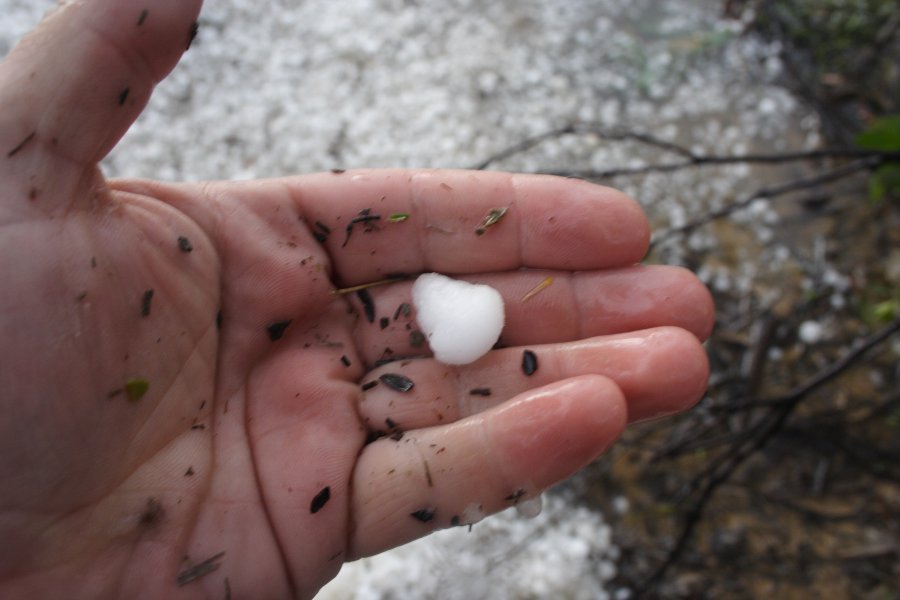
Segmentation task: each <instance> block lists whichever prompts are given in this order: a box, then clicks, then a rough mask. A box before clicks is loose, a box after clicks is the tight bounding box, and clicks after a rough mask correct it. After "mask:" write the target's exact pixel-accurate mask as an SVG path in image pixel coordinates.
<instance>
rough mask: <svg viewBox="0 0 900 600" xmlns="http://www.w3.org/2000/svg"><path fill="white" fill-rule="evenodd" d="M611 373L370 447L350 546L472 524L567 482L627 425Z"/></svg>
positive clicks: (358, 481)
mask: <svg viewBox="0 0 900 600" xmlns="http://www.w3.org/2000/svg"><path fill="white" fill-rule="evenodd" d="M625 416H626V415H625V404H624V398H623V397H622V393H621V391H619V389H618V388H617V387H616V386H615V384H614V383H612V381H610V380H609V379H606V378H604V377H599V376H586V377H578V378H574V379H571V380H568V381H563V382H558V383H555V384H553V385H550V386H547V387H545V388H541V389H537V390H531V391H529V392H527V393H525V394H522V395H520V396H518V397H517V398H515V399H514V400H513V401H511V402H509V403H506V404H504V405H502V406H498V407H495V408H493V409H492V410H490V411H488V412H485V413H481V414H479V415H475V416H472V417H469V418H467V419H464V420H462V421H459V422H458V423H454V424H452V425H447V426H444V427H436V428H431V429H424V430H418V431H413V432H408V433H406V434H405V435H404V436H403V438H402V439H399V440H394V439H388V438H385V439H382V440H378V441H376V442H374V443H372V444H369V445H368V446H366V448H365V450H364V451H363V453H362V455H361V456H360V459H359V461H358V462H357V466H356V471H355V475H354V487H353V501H352V510H353V513H352V514H353V516H354V520H355V529H354V531H353V533H352V535H351V543H350V545H351V554H352V556H353V557H362V556H368V555H372V554H375V553H377V552H381V551H382V550H386V549H388V548H391V547H393V546H397V545H399V544H402V543H405V542H407V541H410V540H412V539H415V538H418V537H421V536H423V535H425V534H427V533H429V532H430V531H432V530H434V529H439V528H444V527H450V526H453V525H466V524H470V523H473V522H475V521H478V520H479V519H480V518H481V517H483V516H485V515H487V514H490V513H493V512H497V511H499V510H501V509H503V508H506V507H508V506H512V505H513V504H515V503H516V502H519V501H522V500H525V499H527V498H529V497H532V496H534V495H535V494H537V493H538V492H540V491H541V490H543V489H544V488H547V487H549V486H551V485H553V484H554V483H556V482H558V481H561V480H563V479H565V478H567V477H569V476H570V475H572V474H573V473H575V472H576V471H577V470H578V469H580V468H582V467H584V466H585V465H586V464H588V463H589V462H590V461H592V460H593V459H595V458H596V457H597V456H598V455H599V454H600V453H602V452H603V451H604V450H605V449H606V448H607V447H608V446H609V445H610V444H612V443H613V441H614V440H615V439H616V438H617V437H618V436H619V434H620V433H621V431H622V429H623V428H624V426H625Z"/></svg>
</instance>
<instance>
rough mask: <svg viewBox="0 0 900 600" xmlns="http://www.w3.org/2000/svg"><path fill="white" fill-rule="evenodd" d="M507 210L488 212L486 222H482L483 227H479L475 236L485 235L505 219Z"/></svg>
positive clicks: (499, 209)
mask: <svg viewBox="0 0 900 600" xmlns="http://www.w3.org/2000/svg"><path fill="white" fill-rule="evenodd" d="M506 211H507V209H506V208H505V207H504V208H492V209H491V210H490V211H488V214H487V215H486V216H485V217H484V220H482V221H481V225H479V226H478V227H477V228H476V229H475V235H484V234H485V233H486V232H487V230H488V229H489V228H491V227H493V226H494V225H496V224H497V223H499V222H500V220H501V219H503V216H504V215H505V214H506Z"/></svg>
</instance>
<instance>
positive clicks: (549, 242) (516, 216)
mask: <svg viewBox="0 0 900 600" xmlns="http://www.w3.org/2000/svg"><path fill="white" fill-rule="evenodd" d="M287 182H288V186H289V187H290V189H291V191H292V193H293V194H294V197H295V198H296V200H297V202H298V204H299V205H300V209H301V211H302V212H303V214H304V217H305V219H306V221H307V224H308V225H309V226H310V227H311V229H312V231H313V233H314V234H316V235H317V237H318V238H319V239H320V241H321V242H322V243H323V244H324V245H325V247H326V248H327V250H328V251H329V254H330V255H331V258H332V261H333V265H334V271H335V274H336V277H337V279H338V280H339V281H340V283H341V284H342V285H355V284H360V283H365V282H369V281H375V280H378V279H383V278H386V277H390V276H391V275H393V274H398V273H404V274H412V273H421V272H426V271H437V272H441V273H484V272H494V271H507V270H511V269H518V268H522V267H528V268H542V269H560V270H567V271H580V270H596V269H604V268H612V267H621V266H626V265H631V264H634V263H636V262H638V261H640V260H641V258H642V257H643V256H644V254H645V252H646V251H647V246H648V243H649V238H650V233H649V226H648V224H647V220H646V217H645V216H644V213H643V211H642V210H641V208H640V206H639V205H638V204H637V203H636V202H635V201H634V200H632V199H631V198H629V197H628V196H626V195H625V194H623V193H621V192H619V191H617V190H613V189H611V188H607V187H602V186H598V185H593V184H590V183H587V182H584V181H579V180H573V179H563V178H559V177H551V176H543V175H521V174H508V173H493V172H481V171H450V170H415V171H406V170H377V171H349V172H332V173H320V174H315V175H309V176H304V177H303V178H297V179H289V180H287ZM491 221H493V223H491Z"/></svg>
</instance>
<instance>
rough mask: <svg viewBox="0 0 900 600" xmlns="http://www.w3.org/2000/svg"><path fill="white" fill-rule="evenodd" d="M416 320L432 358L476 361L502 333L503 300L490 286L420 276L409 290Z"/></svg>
mask: <svg viewBox="0 0 900 600" xmlns="http://www.w3.org/2000/svg"><path fill="white" fill-rule="evenodd" d="M412 297H413V304H414V305H415V307H416V320H417V321H418V322H419V327H421V328H422V333H424V334H425V337H426V338H427V339H428V345H429V346H431V351H432V352H434V357H435V358H436V359H438V360H439V361H441V362H442V363H445V364H448V365H464V364H468V363H470V362H473V361H476V360H478V359H479V358H481V357H482V356H484V355H485V354H486V353H487V352H488V350H490V349H491V348H492V347H493V346H494V344H496V343H497V340H498V339H500V332H501V331H502V330H503V321H504V313H503V297H502V296H500V292H498V291H497V290H495V289H494V288H492V287H491V286H489V285H482V284H474V283H468V282H466V281H458V280H455V279H450V278H449V277H445V276H444V275H440V274H438V273H425V274H424V275H420V276H419V278H418V279H416V282H415V283H414V284H413V288H412Z"/></svg>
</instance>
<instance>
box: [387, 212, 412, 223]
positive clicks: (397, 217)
mask: <svg viewBox="0 0 900 600" xmlns="http://www.w3.org/2000/svg"><path fill="white" fill-rule="evenodd" d="M408 218H409V213H394V214H392V215H390V216H389V217H388V218H387V220H388V223H402V222H403V221H405V220H407V219H408Z"/></svg>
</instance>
